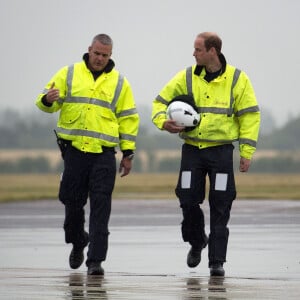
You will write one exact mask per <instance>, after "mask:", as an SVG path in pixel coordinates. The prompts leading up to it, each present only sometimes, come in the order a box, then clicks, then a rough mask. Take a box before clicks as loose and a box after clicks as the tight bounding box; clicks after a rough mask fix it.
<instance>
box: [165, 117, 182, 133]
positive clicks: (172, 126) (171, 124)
mask: <svg viewBox="0 0 300 300" xmlns="http://www.w3.org/2000/svg"><path fill="white" fill-rule="evenodd" d="M184 128H185V127H184V126H178V125H176V121H174V120H167V121H165V123H164V125H163V129H165V130H167V131H169V132H170V133H178V132H181V131H183V130H184Z"/></svg>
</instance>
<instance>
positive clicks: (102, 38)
mask: <svg viewBox="0 0 300 300" xmlns="http://www.w3.org/2000/svg"><path fill="white" fill-rule="evenodd" d="M96 41H98V42H100V43H101V44H103V45H109V46H112V45H113V40H112V39H111V37H110V36H109V35H107V34H105V33H100V34H97V35H96V36H95V37H94V38H93V41H92V44H93V43H95V42H96Z"/></svg>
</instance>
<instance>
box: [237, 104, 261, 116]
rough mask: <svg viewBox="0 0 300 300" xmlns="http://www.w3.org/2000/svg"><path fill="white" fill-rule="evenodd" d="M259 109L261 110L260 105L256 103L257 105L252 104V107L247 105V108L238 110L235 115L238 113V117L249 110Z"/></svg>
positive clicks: (256, 110) (255, 110)
mask: <svg viewBox="0 0 300 300" xmlns="http://www.w3.org/2000/svg"><path fill="white" fill-rule="evenodd" d="M258 111H259V107H258V105H255V106H252V107H247V108H245V109H241V110H239V111H237V112H236V113H235V115H236V116H237V117H240V116H241V115H243V114H245V113H248V112H258Z"/></svg>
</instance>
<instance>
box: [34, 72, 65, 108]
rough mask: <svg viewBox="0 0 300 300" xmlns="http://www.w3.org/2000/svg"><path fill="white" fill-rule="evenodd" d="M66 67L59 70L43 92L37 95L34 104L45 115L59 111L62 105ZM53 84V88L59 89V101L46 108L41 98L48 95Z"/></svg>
mask: <svg viewBox="0 0 300 300" xmlns="http://www.w3.org/2000/svg"><path fill="white" fill-rule="evenodd" d="M67 71H68V67H64V68H62V69H60V70H59V71H58V72H57V73H56V74H55V75H54V76H53V77H52V78H51V79H50V81H49V82H48V83H47V84H46V86H45V88H44V90H43V91H42V92H41V93H40V94H39V95H38V97H37V99H36V101H35V104H36V106H37V107H38V108H39V109H40V110H42V111H44V112H47V113H54V112H57V111H58V110H60V108H61V106H62V103H63V101H64V99H65V96H66V77H67ZM53 82H54V83H55V86H54V87H55V88H57V89H59V95H60V97H59V100H58V101H55V102H53V103H52V105H51V106H46V105H44V104H43V101H42V99H43V97H44V96H45V95H46V94H47V93H48V91H49V89H50V87H51V85H52V83H53Z"/></svg>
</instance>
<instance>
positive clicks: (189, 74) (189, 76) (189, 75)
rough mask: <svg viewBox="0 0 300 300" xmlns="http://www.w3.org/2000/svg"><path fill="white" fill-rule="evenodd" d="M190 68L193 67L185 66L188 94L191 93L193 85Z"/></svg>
mask: <svg viewBox="0 0 300 300" xmlns="http://www.w3.org/2000/svg"><path fill="white" fill-rule="evenodd" d="M192 70H193V68H192V67H188V68H186V75H185V76H186V88H187V93H188V95H191V96H192V95H193V86H192V77H193V74H192Z"/></svg>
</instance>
